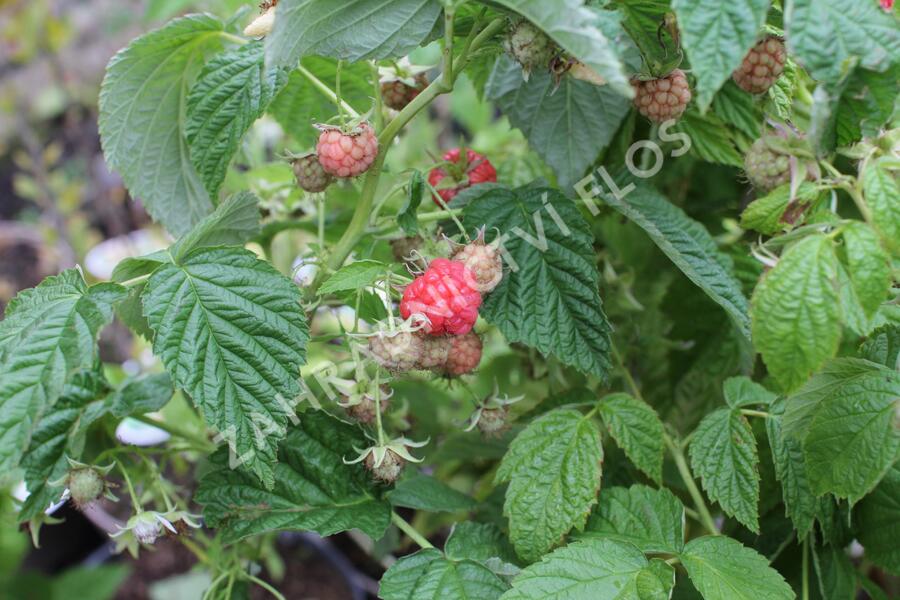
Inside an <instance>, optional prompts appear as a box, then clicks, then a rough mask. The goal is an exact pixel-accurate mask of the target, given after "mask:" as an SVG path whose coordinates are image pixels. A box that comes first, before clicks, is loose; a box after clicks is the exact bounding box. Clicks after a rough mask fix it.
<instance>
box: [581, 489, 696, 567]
mask: <svg viewBox="0 0 900 600" xmlns="http://www.w3.org/2000/svg"><path fill="white" fill-rule="evenodd" d="M582 535H583V537H600V538H609V539H614V540H621V541H624V542H628V543H630V544H634V545H635V546H637V547H638V548H639V549H640V550H641V551H643V552H645V553H651V552H665V553H668V554H678V553H679V552H681V550H682V548H684V506H683V505H682V504H681V501H680V500H679V499H678V498H676V497H675V496H674V495H673V494H672V492H670V491H669V490H667V489H665V488H662V489H658V490H655V489H653V488H651V487H647V486H645V485H633V486H631V487H629V488H623V487H614V488H609V489H605V490H603V494H601V496H600V503H599V504H598V505H597V508H596V509H595V510H594V512H593V514H592V515H591V518H590V519H588V524H587V526H586V527H585V528H584V534H582Z"/></svg>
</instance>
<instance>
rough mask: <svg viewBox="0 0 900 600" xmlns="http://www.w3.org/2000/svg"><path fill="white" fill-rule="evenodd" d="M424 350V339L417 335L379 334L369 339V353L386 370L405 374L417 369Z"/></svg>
mask: <svg viewBox="0 0 900 600" xmlns="http://www.w3.org/2000/svg"><path fill="white" fill-rule="evenodd" d="M422 349H423V342H422V338H421V337H420V336H418V335H416V334H415V333H411V332H409V331H398V332H379V333H376V334H375V335H373V336H372V337H370V338H369V349H368V353H369V356H371V357H372V359H373V360H375V362H377V363H378V364H379V365H381V366H382V367H384V368H385V369H387V370H389V371H395V372H404V371H410V370H412V369H414V368H415V367H416V364H417V363H418V360H419V357H420V356H421V355H422Z"/></svg>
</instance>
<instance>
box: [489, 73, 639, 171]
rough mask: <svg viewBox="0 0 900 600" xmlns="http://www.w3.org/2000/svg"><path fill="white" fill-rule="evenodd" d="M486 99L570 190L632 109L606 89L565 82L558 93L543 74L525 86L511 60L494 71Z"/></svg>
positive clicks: (617, 95)
mask: <svg viewBox="0 0 900 600" xmlns="http://www.w3.org/2000/svg"><path fill="white" fill-rule="evenodd" d="M486 93H487V96H488V98H489V99H491V100H495V101H496V102H497V105H498V106H499V107H500V110H502V111H503V114H505V115H506V116H507V117H508V118H509V121H510V123H511V124H512V126H513V127H517V128H519V129H521V130H522V133H524V134H525V137H526V138H528V142H529V145H530V146H531V148H533V149H534V150H535V152H537V153H538V155H540V157H541V158H543V159H544V160H545V161H546V162H547V164H548V165H549V166H550V167H551V168H552V169H553V171H554V172H555V173H556V177H557V179H558V180H559V184H560V186H562V187H563V188H567V189H568V188H571V187H572V186H573V185H575V183H576V182H578V180H580V179H581V178H582V176H583V175H584V173H585V171H586V170H587V169H588V168H589V167H590V166H591V165H592V164H593V162H594V161H595V160H596V158H597V156H599V155H600V152H601V151H602V150H603V149H604V148H605V147H606V146H607V145H609V143H610V141H612V139H613V135H614V134H615V133H616V129H617V128H618V127H619V124H620V123H621V122H622V119H624V118H625V115H626V114H627V113H628V110H629V109H630V107H631V105H630V103H629V102H628V99H627V98H625V97H623V96H621V95H620V94H618V93H616V92H615V91H613V90H611V89H610V88H609V87H608V86H596V85H593V84H591V83H588V82H585V81H579V80H576V79H573V78H571V77H565V78H563V80H562V82H561V83H560V84H559V86H558V87H557V84H556V82H555V81H554V80H553V78H552V77H551V76H550V74H548V73H545V72H535V73H532V74H531V77H529V79H528V81H525V80H524V79H523V78H522V68H521V67H520V66H519V65H518V63H516V62H514V61H513V60H512V59H511V58H509V57H508V56H501V57H500V59H499V60H498V61H497V62H496V64H495V65H494V70H493V72H492V73H491V77H490V80H489V81H488V88H487V92H486Z"/></svg>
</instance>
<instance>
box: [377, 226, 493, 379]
mask: <svg viewBox="0 0 900 600" xmlns="http://www.w3.org/2000/svg"><path fill="white" fill-rule="evenodd" d="M502 277H503V262H502V260H501V258H500V253H499V252H498V251H497V249H496V248H494V247H492V246H489V245H486V244H484V242H483V239H482V238H481V237H479V239H478V240H476V241H475V242H473V243H471V244H468V245H467V246H464V247H463V248H462V249H460V250H459V251H458V252H456V253H455V254H454V256H453V258H452V259H446V258H436V259H434V260H432V261H431V263H430V264H429V265H428V268H427V269H426V270H425V272H424V273H422V274H421V275H419V276H418V277H416V279H415V280H414V281H413V282H412V283H411V284H409V285H408V286H407V287H406V289H405V290H404V291H403V297H402V299H401V301H400V315H401V316H402V317H403V318H404V319H407V320H409V321H410V322H411V323H412V324H414V325H416V326H417V327H418V329H417V330H416V331H414V332H410V331H397V332H381V333H379V334H377V335H374V336H372V337H371V338H369V353H370V355H371V356H372V357H373V358H374V359H375V360H376V361H377V362H378V363H379V364H380V365H381V366H383V367H385V368H386V369H388V370H391V371H395V372H403V371H410V370H414V369H423V370H432V371H436V372H439V373H441V374H443V375H446V376H449V377H454V376H459V375H464V374H466V373H471V372H472V371H474V370H475V369H476V368H477V367H478V363H479V362H481V349H482V343H481V338H480V337H478V335H477V334H476V333H475V332H474V331H472V328H473V327H474V325H475V321H476V320H477V319H478V308H479V307H480V306H481V300H482V298H481V295H482V293H487V292H490V291H491V290H493V289H494V288H495V287H497V285H499V283H500V280H501V279H502Z"/></svg>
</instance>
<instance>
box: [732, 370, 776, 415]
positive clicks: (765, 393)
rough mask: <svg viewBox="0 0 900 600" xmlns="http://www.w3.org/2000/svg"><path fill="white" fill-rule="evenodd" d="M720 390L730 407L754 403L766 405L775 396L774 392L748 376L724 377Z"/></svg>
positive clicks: (772, 400) (753, 404)
mask: <svg viewBox="0 0 900 600" xmlns="http://www.w3.org/2000/svg"><path fill="white" fill-rule="evenodd" d="M722 390H723V392H724V396H725V402H727V403H728V406H730V407H731V408H741V407H742V406H756V405H762V406H768V405H770V404H772V402H774V401H775V398H777V396H776V395H775V394H773V393H772V392H770V391H769V390H767V389H766V388H764V387H763V386H761V385H759V384H758V383H755V382H754V381H753V380H752V379H750V378H749V377H744V376H740V377H731V378H729V379H726V380H725V383H724V385H723V386H722Z"/></svg>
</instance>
